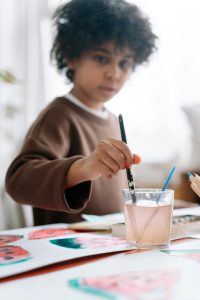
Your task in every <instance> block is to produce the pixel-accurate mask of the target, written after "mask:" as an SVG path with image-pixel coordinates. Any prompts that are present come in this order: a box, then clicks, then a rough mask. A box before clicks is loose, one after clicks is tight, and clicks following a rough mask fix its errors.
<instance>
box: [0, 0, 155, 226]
mask: <svg viewBox="0 0 200 300" xmlns="http://www.w3.org/2000/svg"><path fill="white" fill-rule="evenodd" d="M53 19H54V26H55V29H56V34H55V38H54V43H53V47H52V51H51V57H52V59H54V60H55V61H56V64H57V68H58V70H60V71H65V73H66V77H67V78H68V80H69V81H71V82H72V83H73V88H72V90H71V91H70V93H68V94H67V95H66V96H63V97H59V98H56V99H55V100H54V101H53V102H52V103H50V104H49V105H48V106H47V107H46V108H45V109H44V110H43V111H42V112H41V113H40V114H39V116H38V118H37V119H36V121H35V122H34V123H33V125H32V126H31V128H30V130H29V131H28V133H27V135H26V138H25V141H24V144H23V146H22V149H21V151H20V153H19V155H18V156H17V157H16V158H15V160H14V161H13V162H12V164H11V166H10V167H9V169H8V172H7V175H6V188H7V191H8V193H9V194H10V196H11V197H12V198H13V199H14V200H15V201H17V202H19V203H24V204H30V205H32V206H33V214H34V222H35V225H40V224H47V223H55V222H66V223H71V222H75V221H80V220H82V218H81V213H83V212H84V213H88V214H108V213H114V212H119V211H121V210H122V189H123V188H126V187H127V179H126V173H125V172H124V171H123V172H122V171H120V170H124V169H125V168H128V167H130V166H131V165H132V164H136V163H139V162H140V157H139V156H137V155H135V154H134V155H133V154H132V153H131V150H130V149H129V148H128V146H127V145H126V144H125V143H123V142H122V141H121V138H120V132H119V125H118V121H117V118H116V117H115V116H114V115H113V114H112V113H110V112H109V111H108V110H107V109H106V108H105V107H104V103H105V102H106V101H108V100H109V99H111V98H112V97H113V96H114V95H115V94H117V93H118V92H119V91H120V89H121V88H122V87H123V85H124V83H125V81H126V80H127V78H128V77H129V75H130V74H131V73H132V71H133V70H134V68H135V67H136V66H137V65H139V64H141V63H143V62H145V61H147V60H148V58H149V56H150V54H151V53H152V52H153V50H154V49H155V39H156V36H155V35H154V34H153V33H152V31H151V26H150V24H149V22H148V20H147V19H146V18H145V17H144V16H143V15H142V14H141V12H140V10H139V9H138V8H137V7H136V6H135V5H132V4H129V3H128V2H125V1H124V0H95V1H94V0H72V1H70V2H69V3H67V4H64V5H62V6H60V7H59V8H58V9H57V11H56V12H55V15H54V18H53Z"/></svg>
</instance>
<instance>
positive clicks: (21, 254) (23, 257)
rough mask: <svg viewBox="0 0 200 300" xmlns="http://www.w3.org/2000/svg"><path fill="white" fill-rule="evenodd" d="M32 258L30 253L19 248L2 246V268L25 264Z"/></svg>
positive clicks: (0, 254) (0, 264) (0, 263)
mask: <svg viewBox="0 0 200 300" xmlns="http://www.w3.org/2000/svg"><path fill="white" fill-rule="evenodd" d="M31 258H32V257H31V256H30V253H29V252H28V251H27V250H25V249H23V248H21V247H19V246H14V245H4V246H0V266H6V265H10V264H14V263H19V262H24V261H27V260H29V259H31Z"/></svg>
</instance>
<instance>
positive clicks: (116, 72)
mask: <svg viewBox="0 0 200 300" xmlns="http://www.w3.org/2000/svg"><path fill="white" fill-rule="evenodd" d="M105 76H106V78H108V79H112V80H118V79H120V76H121V70H120V68H119V66H117V65H112V66H108V68H107V69H106V72H105Z"/></svg>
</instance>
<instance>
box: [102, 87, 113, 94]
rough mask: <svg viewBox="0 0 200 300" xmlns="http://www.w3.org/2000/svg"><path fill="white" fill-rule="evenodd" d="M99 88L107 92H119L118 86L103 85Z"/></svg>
mask: <svg viewBox="0 0 200 300" xmlns="http://www.w3.org/2000/svg"><path fill="white" fill-rule="evenodd" d="M99 89H100V90H101V91H102V92H103V93H105V94H116V92H117V89H116V88H113V87H108V86H101V87H100V88H99Z"/></svg>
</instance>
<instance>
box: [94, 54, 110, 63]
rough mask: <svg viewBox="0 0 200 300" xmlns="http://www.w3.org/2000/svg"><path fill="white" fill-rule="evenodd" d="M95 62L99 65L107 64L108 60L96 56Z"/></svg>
mask: <svg viewBox="0 0 200 300" xmlns="http://www.w3.org/2000/svg"><path fill="white" fill-rule="evenodd" d="M95 60H96V61H97V62H99V63H101V64H106V63H108V58H107V57H106V56H102V55H96V56H95Z"/></svg>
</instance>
